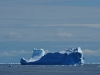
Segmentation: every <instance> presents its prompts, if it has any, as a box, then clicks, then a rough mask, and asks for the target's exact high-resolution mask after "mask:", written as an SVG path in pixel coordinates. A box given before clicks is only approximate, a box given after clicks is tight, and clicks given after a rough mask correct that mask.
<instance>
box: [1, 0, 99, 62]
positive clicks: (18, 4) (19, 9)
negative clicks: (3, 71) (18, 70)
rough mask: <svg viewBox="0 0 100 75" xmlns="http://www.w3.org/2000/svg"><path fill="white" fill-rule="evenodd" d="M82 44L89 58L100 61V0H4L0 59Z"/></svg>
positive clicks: (53, 50)
mask: <svg viewBox="0 0 100 75" xmlns="http://www.w3.org/2000/svg"><path fill="white" fill-rule="evenodd" d="M34 47H36V48H43V49H45V50H47V51H49V52H55V51H61V50H65V49H67V48H72V47H74V48H76V47H81V48H82V51H83V53H84V57H85V61H86V62H88V63H100V0H0V59H1V61H0V63H19V61H20V58H21V57H25V58H27V59H29V58H30V57H31V55H32V51H33V48H34Z"/></svg>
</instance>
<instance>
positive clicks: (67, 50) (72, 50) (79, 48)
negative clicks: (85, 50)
mask: <svg viewBox="0 0 100 75" xmlns="http://www.w3.org/2000/svg"><path fill="white" fill-rule="evenodd" d="M73 52H78V53H82V50H81V47H78V48H69V49H66V50H64V51H61V52H60V53H62V54H64V53H67V54H70V53H73Z"/></svg>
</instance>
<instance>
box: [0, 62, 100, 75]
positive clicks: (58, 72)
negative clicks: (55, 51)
mask: <svg viewBox="0 0 100 75" xmlns="http://www.w3.org/2000/svg"><path fill="white" fill-rule="evenodd" d="M0 75H100V64H85V65H77V66H69V65H20V64H0Z"/></svg>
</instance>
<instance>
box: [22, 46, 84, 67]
mask: <svg viewBox="0 0 100 75" xmlns="http://www.w3.org/2000/svg"><path fill="white" fill-rule="evenodd" d="M20 63H21V65H77V64H84V57H83V52H82V50H81V48H80V47H78V48H69V49H67V50H64V51H60V52H54V53H46V52H45V50H44V49H36V48H34V49H33V54H32V57H31V58H30V60H26V59H25V58H21V60H20Z"/></svg>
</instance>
